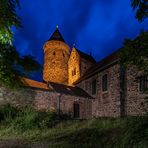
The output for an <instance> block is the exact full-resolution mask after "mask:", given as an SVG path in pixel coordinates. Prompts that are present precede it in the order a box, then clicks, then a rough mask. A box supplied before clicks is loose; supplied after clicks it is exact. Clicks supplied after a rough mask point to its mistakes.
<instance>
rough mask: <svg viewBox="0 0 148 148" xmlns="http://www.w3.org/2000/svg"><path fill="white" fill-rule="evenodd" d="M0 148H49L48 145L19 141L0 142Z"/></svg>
mask: <svg viewBox="0 0 148 148" xmlns="http://www.w3.org/2000/svg"><path fill="white" fill-rule="evenodd" d="M0 148H50V147H49V144H48V143H39V142H36V143H35V142H34V143H27V142H24V141H21V140H16V139H15V140H0Z"/></svg>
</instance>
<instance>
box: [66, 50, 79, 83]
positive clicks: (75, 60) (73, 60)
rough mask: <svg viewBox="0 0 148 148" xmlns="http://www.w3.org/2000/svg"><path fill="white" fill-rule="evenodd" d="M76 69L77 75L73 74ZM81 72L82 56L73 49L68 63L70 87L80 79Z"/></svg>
mask: <svg viewBox="0 0 148 148" xmlns="http://www.w3.org/2000/svg"><path fill="white" fill-rule="evenodd" d="M74 69H75V70H76V74H75V75H73V74H72V73H73V72H72V71H74ZM80 72H81V71H80V56H79V54H78V52H77V51H76V49H75V48H73V49H72V52H71V55H70V58H69V61H68V83H69V84H70V85H71V84H73V82H75V81H77V80H78V79H79V78H80Z"/></svg>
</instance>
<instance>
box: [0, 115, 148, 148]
mask: <svg viewBox="0 0 148 148" xmlns="http://www.w3.org/2000/svg"><path fill="white" fill-rule="evenodd" d="M31 114H32V113H31ZM23 115H24V114H23ZM24 116H26V115H24ZM27 116H31V117H30V118H31V120H30V119H27V120H28V121H29V123H31V122H33V121H34V120H33V119H34V116H33V115H29V113H28V114H27ZM32 116H33V117H32ZM9 118H10V117H9ZM27 118H29V117H27ZM9 120H10V119H9ZM16 120H18V117H16V118H14V117H13V119H12V120H11V122H12V123H10V122H7V124H6V123H5V124H3V123H4V122H1V124H0V125H1V126H0V139H3V140H6V139H7V140H8V139H18V140H20V141H24V142H25V143H26V142H28V143H34V142H37V143H46V145H48V147H51V148H148V118H147V117H130V118H125V119H91V120H81V121H79V120H60V121H59V122H57V117H56V118H53V116H52V120H53V121H54V120H56V122H53V121H52V123H54V125H53V124H52V126H51V123H50V122H51V120H49V119H48V120H47V119H46V120H45V121H46V124H45V123H44V122H43V121H44V120H43V117H42V122H43V124H44V126H41V125H40V126H35V127H31V126H29V127H28V129H27V127H25V130H22V129H23V128H22V127H21V126H19V124H23V125H24V123H20V122H16ZM13 122H14V123H15V124H16V127H15V125H14V124H13ZM21 122H23V120H21ZM42 122H41V123H42ZM47 122H49V125H50V126H48V123H47ZM25 124H28V123H27V121H25ZM36 124H38V122H37V123H36ZM34 125H35V123H33V126H34ZM17 127H18V128H17ZM20 127H21V128H20Z"/></svg>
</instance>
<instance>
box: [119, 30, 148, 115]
mask: <svg viewBox="0 0 148 148" xmlns="http://www.w3.org/2000/svg"><path fill="white" fill-rule="evenodd" d="M119 57H120V61H121V64H122V66H123V67H124V68H125V69H126V68H129V67H130V66H136V67H137V68H138V69H139V70H141V71H142V72H143V74H144V75H146V76H148V31H146V32H144V31H142V32H141V33H140V35H139V36H138V37H136V38H135V39H133V40H130V39H126V40H125V41H124V46H123V48H122V49H121V51H120V52H119ZM144 93H145V94H148V88H146V89H145V90H144ZM141 107H142V109H143V111H144V112H145V113H147V115H148V110H147V107H148V96H147V97H145V98H144V102H142V103H141Z"/></svg>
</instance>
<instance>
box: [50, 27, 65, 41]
mask: <svg viewBox="0 0 148 148" xmlns="http://www.w3.org/2000/svg"><path fill="white" fill-rule="evenodd" d="M51 40H58V41H62V42H65V41H64V39H63V36H62V34H61V33H60V31H59V29H58V27H57V28H56V30H55V32H54V33H53V34H52V36H51V37H50V39H49V40H48V41H51Z"/></svg>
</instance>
